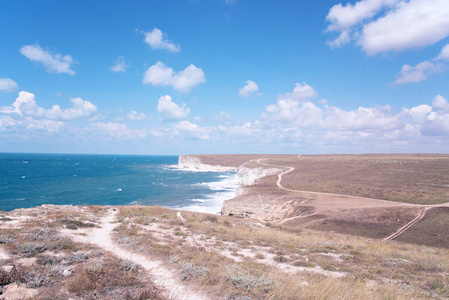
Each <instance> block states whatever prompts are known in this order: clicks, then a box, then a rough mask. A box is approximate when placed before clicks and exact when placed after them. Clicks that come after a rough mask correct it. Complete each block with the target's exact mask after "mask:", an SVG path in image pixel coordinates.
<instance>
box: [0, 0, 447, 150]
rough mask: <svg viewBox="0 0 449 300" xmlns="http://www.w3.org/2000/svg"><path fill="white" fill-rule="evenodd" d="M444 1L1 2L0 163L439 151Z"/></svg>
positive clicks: (443, 130) (443, 129)
mask: <svg viewBox="0 0 449 300" xmlns="http://www.w3.org/2000/svg"><path fill="white" fill-rule="evenodd" d="M448 15H449V1H447V0H360V1H348V2H346V1H339V0H333V1H331V0H321V1H297V0H288V1H287V0H285V1H284V0H278V1H268V0H257V1H256V0H177V1H174V0H166V1H161V0H141V1H136V0H126V1H125V0H123V1H111V0H108V1H102V0H96V1H90V0H88V1H87V0H78V1H72V0H67V1H59V0H45V1H44V0H42V1H36V0H19V1H17V0H4V1H0V152H38V153H40V152H42V153H91V154H97V153H98V154H151V155H165V154H167V155H168V154H170V155H180V154H203V153H211V154H214V153H216V154H219V153H287V154H289V153H292V154H293V153H295V154H296V153H297V154H326V153H348V154H352V153H449V104H448V99H449V18H448V17H447V16H448Z"/></svg>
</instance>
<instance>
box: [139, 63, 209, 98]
mask: <svg viewBox="0 0 449 300" xmlns="http://www.w3.org/2000/svg"><path fill="white" fill-rule="evenodd" d="M205 81H206V79H205V77H204V72H203V70H202V69H201V68H197V67H195V66H194V65H193V64H190V65H189V66H188V67H187V68H185V69H184V70H182V71H179V72H178V73H176V72H175V71H174V70H173V69H172V68H170V67H168V66H166V65H165V64H164V63H162V62H160V61H158V62H157V63H156V64H155V65H153V66H151V67H149V68H148V70H146V72H145V76H144V78H143V80H142V83H143V84H151V85H154V86H172V87H173V88H174V89H175V90H178V91H181V92H189V91H190V90H191V89H192V88H194V87H195V86H197V85H199V84H200V83H202V82H205Z"/></svg>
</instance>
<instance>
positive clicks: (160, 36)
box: [143, 27, 181, 52]
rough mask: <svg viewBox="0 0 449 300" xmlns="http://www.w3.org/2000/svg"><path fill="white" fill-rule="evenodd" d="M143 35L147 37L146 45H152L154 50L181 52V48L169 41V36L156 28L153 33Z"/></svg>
mask: <svg viewBox="0 0 449 300" xmlns="http://www.w3.org/2000/svg"><path fill="white" fill-rule="evenodd" d="M143 34H144V35H145V39H144V41H145V43H147V44H148V45H150V47H151V48H153V49H164V50H168V51H169V52H179V51H181V47H180V46H179V45H176V44H174V43H173V42H170V41H169V40H168V39H167V35H166V34H165V33H163V32H162V31H161V30H160V29H158V28H156V27H154V28H153V30H152V31H148V32H143Z"/></svg>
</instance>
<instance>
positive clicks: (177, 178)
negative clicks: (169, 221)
mask: <svg viewBox="0 0 449 300" xmlns="http://www.w3.org/2000/svg"><path fill="white" fill-rule="evenodd" d="M177 163H178V156H137V155H79V154H28V153H0V211H2V210H3V211H10V210H13V209H16V208H26V207H34V206H39V205H42V204H57V205H65V204H72V205H80V204H93V205H130V204H131V205H132V204H141V205H160V206H165V207H170V208H179V209H185V210H191V211H199V212H209V213H218V212H219V211H220V209H221V206H222V203H223V201H224V200H225V199H230V198H232V197H234V194H235V189H236V187H237V176H236V174H235V173H233V172H222V173H220V172H199V171H189V170H186V169H182V168H179V167H178V166H177Z"/></svg>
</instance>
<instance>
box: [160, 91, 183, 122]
mask: <svg viewBox="0 0 449 300" xmlns="http://www.w3.org/2000/svg"><path fill="white" fill-rule="evenodd" d="M157 111H158V112H159V114H160V115H161V117H162V119H163V121H173V120H182V119H185V118H186V117H187V116H188V114H189V113H190V109H189V108H186V104H185V103H183V104H182V105H181V106H179V105H178V104H176V103H174V102H172V101H171V97H170V96H169V95H165V96H162V97H161V98H159V102H158V105H157Z"/></svg>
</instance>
